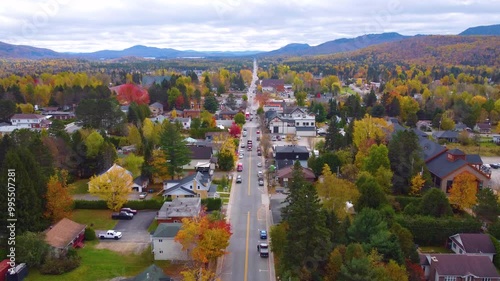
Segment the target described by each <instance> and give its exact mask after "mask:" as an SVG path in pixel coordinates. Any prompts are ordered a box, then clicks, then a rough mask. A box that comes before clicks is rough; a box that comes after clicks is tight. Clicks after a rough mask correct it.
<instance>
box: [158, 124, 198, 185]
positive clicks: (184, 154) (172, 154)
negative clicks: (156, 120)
mask: <svg viewBox="0 0 500 281" xmlns="http://www.w3.org/2000/svg"><path fill="white" fill-rule="evenodd" d="M160 146H161V149H162V150H163V151H164V153H165V156H166V157H167V159H168V161H167V163H165V165H166V166H167V168H168V173H169V174H170V175H171V176H172V179H174V176H175V175H182V172H183V168H182V167H183V166H184V165H187V164H189V161H190V154H191V150H190V149H189V148H188V147H187V143H186V141H185V140H184V138H183V136H182V135H181V133H180V131H179V128H178V127H177V126H176V125H175V124H172V123H165V125H164V128H163V131H162V132H161V136H160Z"/></svg>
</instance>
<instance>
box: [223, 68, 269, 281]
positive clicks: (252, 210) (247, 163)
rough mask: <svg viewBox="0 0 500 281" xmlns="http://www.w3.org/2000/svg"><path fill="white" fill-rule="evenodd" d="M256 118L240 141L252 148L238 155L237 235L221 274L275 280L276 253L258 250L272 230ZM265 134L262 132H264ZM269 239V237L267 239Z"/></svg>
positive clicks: (244, 280)
mask: <svg viewBox="0 0 500 281" xmlns="http://www.w3.org/2000/svg"><path fill="white" fill-rule="evenodd" d="M257 79H258V78H257V62H256V61H255V60H254V69H253V78H252V83H251V85H250V87H249V89H248V93H247V96H248V100H249V105H248V111H249V112H250V113H253V111H254V110H255V111H256V110H257V108H258V104H257V103H256V102H255V100H254V97H255V93H254V90H255V89H256V86H255V82H256V81H257ZM253 119H254V120H253V121H247V123H246V124H245V125H244V127H245V128H246V129H247V137H244V138H242V139H241V140H240V141H241V142H243V143H245V144H246V142H247V140H252V142H253V149H252V151H247V150H246V148H245V149H244V150H245V155H244V157H243V158H242V159H238V161H239V163H242V164H243V171H242V172H235V173H234V176H233V185H232V189H231V197H230V200H229V204H228V208H227V217H228V219H229V220H230V222H231V229H232V231H233V235H232V236H231V240H230V244H229V247H228V249H227V250H228V252H229V253H228V254H227V255H226V256H225V257H224V258H223V259H221V262H222V269H221V278H222V280H224V281H274V280H275V273H274V262H273V255H272V253H271V254H270V255H269V258H261V257H260V256H259V254H258V252H257V244H258V243H260V242H264V241H263V240H260V237H259V230H262V229H263V230H267V231H268V232H269V226H270V222H269V218H270V213H269V196H268V192H267V183H265V186H259V185H258V177H257V173H258V171H259V170H263V169H264V168H259V167H257V163H259V162H261V163H262V164H263V166H264V161H263V160H264V159H263V158H262V157H261V156H257V147H258V145H259V142H257V136H258V134H257V131H258V130H259V128H258V127H257V126H258V122H257V120H256V119H257V118H255V115H254V118H253ZM261 134H262V132H261ZM237 175H241V177H242V179H243V181H242V183H236V181H235V180H234V179H235V178H236V177H237ZM266 242H267V243H269V241H266Z"/></svg>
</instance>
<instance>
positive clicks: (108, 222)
mask: <svg viewBox="0 0 500 281" xmlns="http://www.w3.org/2000/svg"><path fill="white" fill-rule="evenodd" d="M72 219H73V220H74V221H76V222H78V223H81V224H86V225H88V226H90V225H92V228H93V229H102V230H106V229H113V228H114V227H115V225H116V223H117V221H116V220H112V219H111V211H110V210H83V209H80V210H74V211H73V218H72Z"/></svg>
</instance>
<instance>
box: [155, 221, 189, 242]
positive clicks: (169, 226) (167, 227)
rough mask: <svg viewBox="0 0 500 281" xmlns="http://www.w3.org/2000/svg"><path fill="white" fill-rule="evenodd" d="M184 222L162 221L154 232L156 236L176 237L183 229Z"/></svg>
mask: <svg viewBox="0 0 500 281" xmlns="http://www.w3.org/2000/svg"><path fill="white" fill-rule="evenodd" d="M181 226H182V223H179V222H174V223H160V224H159V225H158V227H157V228H156V230H155V233H154V234H153V237H155V238H174V237H175V235H177V232H179V230H180V229H181Z"/></svg>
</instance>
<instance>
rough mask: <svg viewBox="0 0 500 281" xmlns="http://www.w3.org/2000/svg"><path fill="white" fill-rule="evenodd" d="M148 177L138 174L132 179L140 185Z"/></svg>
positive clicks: (146, 180)
mask: <svg viewBox="0 0 500 281" xmlns="http://www.w3.org/2000/svg"><path fill="white" fill-rule="evenodd" d="M148 181H149V178H148V177H146V176H138V177H137V178H135V179H134V183H135V184H138V185H142V184H143V183H145V182H148Z"/></svg>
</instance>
